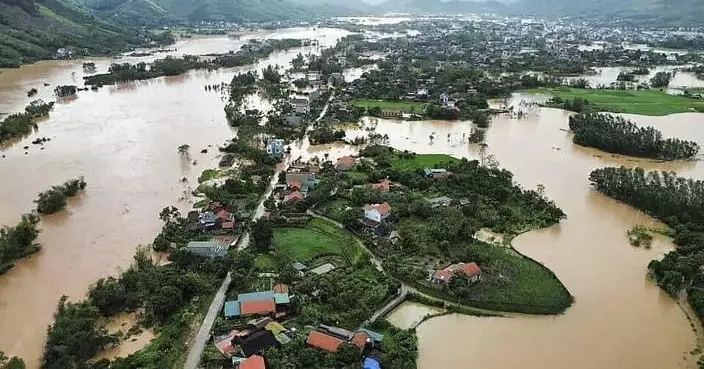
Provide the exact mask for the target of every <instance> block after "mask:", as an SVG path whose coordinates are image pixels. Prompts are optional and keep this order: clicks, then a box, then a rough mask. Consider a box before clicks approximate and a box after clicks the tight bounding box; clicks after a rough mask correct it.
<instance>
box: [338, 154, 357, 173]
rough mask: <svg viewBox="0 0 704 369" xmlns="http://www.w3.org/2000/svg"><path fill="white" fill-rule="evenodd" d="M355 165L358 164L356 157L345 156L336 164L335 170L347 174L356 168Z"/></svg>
mask: <svg viewBox="0 0 704 369" xmlns="http://www.w3.org/2000/svg"><path fill="white" fill-rule="evenodd" d="M355 164H357V159H356V158H355V157H353V156H343V157H341V158H339V159H337V163H335V169H336V170H339V171H342V172H346V171H348V170H350V169H352V168H354V166H355Z"/></svg>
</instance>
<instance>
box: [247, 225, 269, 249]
mask: <svg viewBox="0 0 704 369" xmlns="http://www.w3.org/2000/svg"><path fill="white" fill-rule="evenodd" d="M251 236H252V239H253V240H254V248H256V249H257V250H258V251H260V252H266V251H268V250H269V249H270V248H271V240H272V239H273V237H274V231H273V230H272V229H271V222H269V221H268V220H266V219H258V220H257V221H256V222H255V223H254V225H253V226H252V232H251Z"/></svg>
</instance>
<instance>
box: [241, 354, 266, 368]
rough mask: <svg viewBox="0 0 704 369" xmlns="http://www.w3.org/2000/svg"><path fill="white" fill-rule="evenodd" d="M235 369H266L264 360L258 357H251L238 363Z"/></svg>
mask: <svg viewBox="0 0 704 369" xmlns="http://www.w3.org/2000/svg"><path fill="white" fill-rule="evenodd" d="M235 369H266V365H265V364H264V358H263V357H261V356H259V355H252V356H250V357H248V358H247V359H245V360H243V361H240V362H239V363H238V364H237V366H235Z"/></svg>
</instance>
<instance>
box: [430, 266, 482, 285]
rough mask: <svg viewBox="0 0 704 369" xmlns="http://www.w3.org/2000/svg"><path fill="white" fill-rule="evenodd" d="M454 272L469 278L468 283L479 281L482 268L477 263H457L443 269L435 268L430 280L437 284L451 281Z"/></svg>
mask: <svg viewBox="0 0 704 369" xmlns="http://www.w3.org/2000/svg"><path fill="white" fill-rule="evenodd" d="M456 273H461V274H463V275H464V276H465V277H467V279H468V280H469V283H475V282H479V281H480V280H481V277H482V270H481V269H480V268H479V265H477V263H474V262H472V263H457V264H452V265H450V266H448V267H447V268H445V269H441V270H436V271H435V272H433V273H432V274H431V276H430V281H431V282H433V283H437V284H447V283H450V281H452V279H453V278H454V276H455V274H456Z"/></svg>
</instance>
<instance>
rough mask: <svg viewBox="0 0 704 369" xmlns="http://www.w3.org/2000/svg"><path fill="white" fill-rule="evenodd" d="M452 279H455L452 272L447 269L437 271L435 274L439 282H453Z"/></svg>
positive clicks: (434, 276)
mask: <svg viewBox="0 0 704 369" xmlns="http://www.w3.org/2000/svg"><path fill="white" fill-rule="evenodd" d="M452 277H453V274H452V271H450V270H447V269H442V270H436V271H435V273H434V274H433V278H435V279H437V280H441V281H444V282H449V281H451V280H452Z"/></svg>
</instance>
